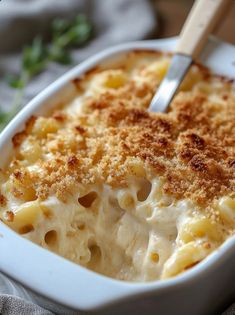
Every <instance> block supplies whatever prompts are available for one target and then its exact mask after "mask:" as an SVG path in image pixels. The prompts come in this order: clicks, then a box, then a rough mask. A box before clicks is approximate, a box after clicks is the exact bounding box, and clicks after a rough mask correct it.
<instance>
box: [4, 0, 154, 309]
mask: <svg viewBox="0 0 235 315" xmlns="http://www.w3.org/2000/svg"><path fill="white" fill-rule="evenodd" d="M79 13H84V14H86V15H87V16H88V17H89V18H90V20H91V21H92V23H93V25H94V30H95V37H94V39H93V40H92V41H91V42H89V44H88V45H86V46H85V47H83V48H81V49H75V50H74V51H73V60H74V65H76V64H77V63H79V62H80V61H82V60H84V59H85V58H87V57H89V56H91V55H93V54H95V53H96V52H98V51H100V50H102V49H104V48H106V47H108V46H111V45H114V44H118V43H122V42H127V41H133V40H141V39H145V38H148V37H149V36H151V34H152V32H153V31H155V30H156V27H157V21H156V17H155V13H154V10H153V8H152V6H151V4H150V3H149V2H148V0H112V1H107V0H106V1H105V0H50V1H48V0H2V1H0V43H1V45H0V77H2V76H3V75H5V74H8V73H17V72H18V71H19V68H20V60H21V59H20V52H21V50H22V46H23V45H25V44H27V43H30V42H31V40H32V39H33V38H34V37H35V36H36V35H38V34H41V35H42V36H43V38H45V39H46V38H47V37H48V33H49V28H50V24H51V21H52V20H53V19H54V18H56V17H64V18H72V17H73V16H75V15H77V14H79ZM70 67H71V66H70ZM68 68H69V67H65V66H62V65H59V64H55V63H51V64H50V65H49V67H48V69H47V70H46V71H44V72H43V73H41V74H40V75H38V76H36V77H35V78H34V79H32V80H31V81H30V83H29V84H28V86H27V88H26V93H25V98H24V101H23V102H24V103H26V102H27V101H29V100H30V99H32V98H33V97H34V96H35V95H36V94H37V93H38V92H40V91H41V90H43V89H44V88H45V87H46V86H48V85H49V84H50V83H51V82H53V81H54V80H55V79H57V78H58V77H59V76H60V75H61V74H63V73H64V72H66V71H67V70H68ZM13 93H14V90H13V89H12V88H10V87H9V86H8V85H7V83H5V82H4V80H1V79H0V107H2V108H4V109H6V110H7V109H9V106H10V105H9V104H11V103H12V98H13ZM16 264H17V262H16ZM32 302H34V301H33V300H32V299H31V298H30V296H29V295H28V294H27V291H26V290H23V289H22V288H20V287H18V286H16V285H15V284H14V283H13V282H11V280H9V279H7V278H6V277H5V276H3V275H1V274H0V314H1V315H32V314H35V315H49V314H52V313H51V312H50V311H48V310H46V309H43V308H41V307H40V306H38V305H36V304H34V303H32Z"/></svg>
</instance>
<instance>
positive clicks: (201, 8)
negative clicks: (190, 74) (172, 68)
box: [176, 0, 230, 59]
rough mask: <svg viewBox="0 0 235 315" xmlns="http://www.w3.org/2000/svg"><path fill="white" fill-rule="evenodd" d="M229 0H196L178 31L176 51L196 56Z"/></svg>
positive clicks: (221, 15)
mask: <svg viewBox="0 0 235 315" xmlns="http://www.w3.org/2000/svg"><path fill="white" fill-rule="evenodd" d="M229 2H230V0H196V1H195V3H194V5H193V7H192V9H191V11H190V13H189V15H188V17H187V20H186V22H185V24H184V26H183V29H182V31H181V33H180V39H179V42H178V45H177V47H176V53H179V54H184V55H189V56H191V57H192V58H193V59H194V58H197V56H198V54H199V53H200V51H201V49H202V48H203V46H204V44H205V42H206V40H207V38H208V35H209V34H210V33H211V32H212V30H213V28H214V27H215V26H216V24H218V23H219V22H220V20H221V18H222V17H223V14H224V12H225V10H226V8H228V3H229Z"/></svg>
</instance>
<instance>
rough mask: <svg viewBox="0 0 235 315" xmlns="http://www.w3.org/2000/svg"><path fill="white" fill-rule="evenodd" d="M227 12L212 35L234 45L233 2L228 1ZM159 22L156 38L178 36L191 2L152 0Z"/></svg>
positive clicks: (234, 9) (188, 0) (232, 0)
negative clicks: (229, 4)
mask: <svg viewBox="0 0 235 315" xmlns="http://www.w3.org/2000/svg"><path fill="white" fill-rule="evenodd" d="M230 1H231V6H230V8H229V12H228V13H227V14H226V15H225V16H224V20H223V22H222V24H221V25H220V26H219V27H218V28H217V30H215V32H214V34H215V35H216V36H218V37H219V38H221V39H222V40H223V41H226V42H229V43H231V44H235V0H230ZM152 2H153V3H154V6H155V7H156V12H157V15H158V20H159V28H158V31H157V32H156V34H154V36H155V37H157V38H163V37H169V36H175V35H178V34H179V32H180V30H181V28H182V26H183V24H184V21H185V19H186V17H187V15H188V12H189V11H190V9H191V7H192V4H193V2H194V1H193V0H152Z"/></svg>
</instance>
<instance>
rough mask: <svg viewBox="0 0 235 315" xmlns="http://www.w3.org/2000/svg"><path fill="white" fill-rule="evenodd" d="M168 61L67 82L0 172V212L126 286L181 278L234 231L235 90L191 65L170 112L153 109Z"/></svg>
mask: <svg viewBox="0 0 235 315" xmlns="http://www.w3.org/2000/svg"><path fill="white" fill-rule="evenodd" d="M170 58H171V56H170V55H169V54H163V53H160V52H151V51H150V52H147V51H138V52H132V53H129V54H128V55H127V56H126V57H125V58H123V60H120V61H118V62H116V63H113V64H111V63H110V62H109V64H107V65H102V66H100V67H98V68H96V69H94V70H92V71H89V72H88V73H87V74H85V75H84V76H83V77H82V78H79V79H77V80H74V82H73V84H74V85H75V86H76V89H77V93H76V95H75V97H74V99H73V100H72V101H69V102H68V103H65V104H60V106H57V108H56V109H54V110H53V112H52V113H49V114H48V116H45V117H43V116H40V117H32V118H31V119H30V120H29V121H28V123H27V124H26V127H25V130H23V131H22V132H20V133H18V134H16V135H15V136H14V137H13V139H12V141H13V146H14V154H13V157H12V159H11V160H10V161H9V165H8V166H7V167H6V168H5V169H4V170H1V172H0V181H1V191H0V217H1V220H2V221H3V222H4V223H5V224H7V225H8V226H9V227H10V228H12V229H14V230H15V231H16V232H18V233H19V234H21V235H22V236H23V237H25V238H27V239H29V240H31V241H33V242H35V243H36V244H39V245H40V246H42V247H44V248H46V249H48V250H51V251H53V252H55V253H57V254H59V255H61V256H63V257H65V258H67V259H69V260H71V261H73V262H75V263H78V264H80V265H82V266H84V267H86V268H89V269H92V270H94V271H96V272H99V273H102V274H104V275H107V276H110V277H113V278H117V279H121V280H127V281H151V280H156V279H165V278H169V277H173V276H176V275H177V274H180V273H182V272H183V271H185V270H187V269H189V268H191V267H192V266H194V265H195V264H197V263H200V261H202V260H203V259H204V258H206V257H207V256H208V255H209V254H211V253H212V252H213V251H214V250H215V249H216V248H218V247H219V246H220V245H221V244H222V243H223V242H224V241H225V240H226V239H227V238H228V237H230V236H231V235H232V234H233V231H234V227H235V195H234V183H235V168H234V166H235V158H234V157H235V148H234V133H235V93H234V88H233V86H232V83H231V82H230V81H229V80H228V79H226V78H221V77H219V76H216V75H213V74H212V73H210V71H209V70H208V69H206V68H204V67H202V66H200V65H196V64H195V65H193V66H192V67H191V70H190V72H189V74H188V75H187V77H186V78H185V80H184V82H183V84H182V86H181V89H180V91H179V92H178V94H177V96H176V97H175V99H174V100H173V102H172V104H171V107H170V109H169V112H168V113H159V114H156V113H148V112H147V111H146V108H147V107H148V105H149V103H150V101H151V98H152V97H153V94H154V92H155V90H156V88H157V87H158V86H159V84H160V81H161V80H162V78H163V77H164V75H165V73H166V71H167V69H168V66H169V62H170Z"/></svg>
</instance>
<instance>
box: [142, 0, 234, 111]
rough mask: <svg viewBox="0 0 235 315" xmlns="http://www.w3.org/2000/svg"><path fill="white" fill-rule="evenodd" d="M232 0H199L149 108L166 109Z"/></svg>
mask: <svg viewBox="0 0 235 315" xmlns="http://www.w3.org/2000/svg"><path fill="white" fill-rule="evenodd" d="M228 2H229V0H197V1H195V3H194V5H193V7H192V9H191V11H190V13H189V15H188V17H187V20H186V22H185V24H184V26H183V29H182V31H181V33H180V38H179V41H178V44H177V47H176V50H175V54H174V56H173V58H172V60H171V64H170V67H169V69H168V71H167V74H166V76H165V77H164V79H163V81H162V82H161V84H160V86H159V88H158V90H157V92H156V94H155V95H154V97H153V99H152V101H151V104H150V107H149V109H148V110H149V111H150V112H165V111H166V110H167V108H168V106H169V105H170V102H171V101H172V99H173V97H174V95H175V93H176V92H177V90H178V88H179V86H180V84H181V82H182V81H183V79H184V77H185V75H186V73H187V72H188V70H189V68H190V65H191V64H192V63H193V61H194V60H195V59H196V58H197V57H198V55H199V53H200V52H201V50H202V48H203V47H204V45H205V44H206V42H207V38H208V35H209V34H210V33H211V31H212V30H213V29H214V27H215V26H216V25H217V24H218V23H219V22H220V21H221V19H222V17H223V14H224V11H225V9H226V8H227V7H228Z"/></svg>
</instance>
